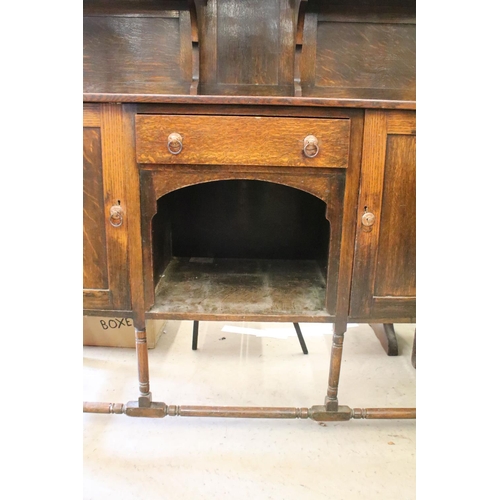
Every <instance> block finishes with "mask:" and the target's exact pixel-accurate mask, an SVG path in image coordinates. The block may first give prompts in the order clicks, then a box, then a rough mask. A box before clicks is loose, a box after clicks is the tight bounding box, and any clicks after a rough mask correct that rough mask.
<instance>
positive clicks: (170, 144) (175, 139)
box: [167, 132, 182, 155]
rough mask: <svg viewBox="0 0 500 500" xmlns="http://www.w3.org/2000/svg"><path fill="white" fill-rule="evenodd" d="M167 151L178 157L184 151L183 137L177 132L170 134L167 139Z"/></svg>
mask: <svg viewBox="0 0 500 500" xmlns="http://www.w3.org/2000/svg"><path fill="white" fill-rule="evenodd" d="M167 149H168V150H169V152H170V153H172V154H173V155H178V154H179V153H180V152H181V151H182V136H181V135H180V134H177V133H176V132H174V133H172V134H170V135H169V136H168V139H167Z"/></svg>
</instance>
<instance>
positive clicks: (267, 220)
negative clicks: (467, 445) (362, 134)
mask: <svg viewBox="0 0 500 500" xmlns="http://www.w3.org/2000/svg"><path fill="white" fill-rule="evenodd" d="M328 174H329V175H318V174H316V175H314V176H312V175H311V176H305V177H306V178H304V176H294V175H286V174H279V173H277V174H274V175H271V174H269V173H267V174H262V175H259V174H255V172H253V173H249V174H248V175H246V174H245V173H243V172H237V173H231V172H211V173H210V176H207V175H206V172H205V175H202V174H201V173H200V172H199V171H196V170H195V169H193V170H183V171H179V169H177V170H176V172H175V175H172V172H167V171H147V170H146V171H143V172H142V174H141V182H142V189H143V191H147V192H148V195H147V196H146V195H145V196H143V200H149V203H148V204H144V206H143V210H144V211H143V215H142V216H143V219H142V227H143V248H144V263H145V283H144V286H145V294H146V303H147V306H148V307H151V306H153V309H154V310H156V311H157V312H158V311H159V310H160V309H161V307H159V306H158V304H157V303H158V300H159V299H158V297H155V290H156V291H157V292H158V289H159V288H161V285H162V284H161V279H162V276H163V277H164V276H165V275H166V274H168V273H170V272H171V271H172V269H173V268H174V267H176V268H178V269H179V273H180V274H182V273H187V274H185V276H186V279H187V280H191V281H192V282H195V280H197V279H198V276H195V277H194V278H193V276H194V275H193V276H190V275H189V270H187V267H189V266H188V264H186V262H190V263H193V262H194V263H195V264H196V265H198V264H199V265H202V267H203V266H204V267H203V272H205V271H206V270H207V269H209V266H208V264H209V263H212V262H214V259H215V261H216V262H218V265H219V267H218V269H226V270H227V272H228V273H229V274H231V275H233V276H239V275H240V274H241V273H243V274H245V275H250V274H251V273H252V272H254V271H252V269H253V270H255V269H257V268H259V271H258V272H257V271H255V272H257V273H260V272H261V271H262V269H263V268H266V269H268V268H269V269H271V268H276V269H278V271H277V272H279V273H281V272H282V271H280V270H279V269H280V266H281V265H282V264H280V263H281V262H284V264H283V266H285V265H286V266H287V267H288V268H289V269H290V282H294V285H293V286H295V287H297V289H299V288H300V287H301V280H302V281H303V284H304V285H303V288H304V289H307V286H309V285H310V282H311V281H314V280H317V282H318V284H317V288H318V290H319V291H318V290H315V291H314V293H313V292H311V293H312V295H314V300H315V305H312V306H309V303H312V301H309V299H308V300H306V301H305V303H306V305H305V306H304V305H302V306H299V305H297V310H299V309H300V308H301V307H302V308H304V307H305V308H306V309H307V307H310V309H311V311H312V312H311V315H314V314H320V315H324V316H327V315H330V316H331V315H332V314H333V312H334V311H333V309H334V304H335V297H336V279H337V273H338V260H339V249H340V233H341V231H340V228H341V218H342V201H343V200H342V193H343V179H344V177H343V176H342V175H335V173H331V172H329V173H328ZM308 177H309V178H308ZM143 194H144V193H143ZM227 259H230V260H231V265H232V264H233V263H234V262H235V261H236V260H238V261H239V262H237V263H236V265H237V266H240V264H241V266H240V267H236V268H233V267H231V266H229V267H227V266H226V264H227ZM257 261H258V262H257ZM285 261H286V262H285ZM313 262H315V263H316V267H315V268H314V269H313V267H311V266H314V265H313V264H312V263H313ZM261 264H262V265H261ZM224 266H226V267H224ZM245 266H246V267H245ZM262 266H264V267H262ZM266 266H267V267H266ZM215 267H216V266H214V268H215ZM243 269H245V271H243ZM308 269H309V271H308ZM262 272H263V271H262ZM266 272H267V271H266ZM270 272H273V271H272V270H271V271H270ZM301 273H302V274H301ZM313 275H314V276H313ZM177 278H178V277H177V275H176V276H175V277H173V275H171V274H168V279H169V280H170V281H171V282H172V281H174V280H177ZM165 279H166V278H165ZM248 279H249V280H250V281H251V280H252V279H253V278H248ZM259 279H263V280H264V281H265V280H268V278H267V277H262V273H261V274H259V277H258V278H257V277H255V280H256V281H258V280H259ZM273 279H274V278H272V279H271V281H273ZM227 280H228V281H231V279H230V277H228V278H227ZM268 281H269V280H268ZM320 282H321V283H320ZM210 286H211V285H210ZM234 286H236V287H238V286H241V287H242V288H244V287H245V286H246V285H244V284H242V282H241V281H240V282H239V283H235V285H234ZM278 286H288V285H278ZM212 288H213V290H215V289H216V288H217V287H212ZM271 288H272V286H271ZM321 288H322V290H320V289H321ZM264 292H265V291H262V293H257V292H256V293H255V296H257V295H259V296H263V295H264ZM169 293H171V292H169ZM183 293H185V294H186V295H193V294H195V293H196V292H193V289H192V287H191V288H189V293H188V291H187V289H186V290H184V292H183ZM210 293H216V292H213V291H212V292H210ZM217 293H218V292H217ZM221 293H222V294H223V295H224V296H225V297H226V299H225V300H226V302H227V303H229V302H230V300H227V295H226V294H227V293H229V292H227V291H224V292H221ZM266 293H267V292H266ZM270 294H271V296H274V297H275V302H276V301H279V300H281V298H279V297H281V296H284V295H285V290H281V291H280V294H281V295H280V294H278V293H275V291H274V290H271V292H270ZM273 294H274V295H273ZM278 296H279V297H278ZM252 297H253V295H252V293H249V294H248V297H247V299H248V304H247V306H246V307H244V308H243V310H242V314H243V313H248V311H249V310H250V309H252V307H250V305H251V303H252V302H255V298H252ZM276 297H278V298H276ZM177 299H178V297H177ZM291 300H292V302H293V300H294V299H291ZM297 300H298V299H297ZM221 301H222V297H221ZM166 302H168V303H169V305H171V304H172V303H174V302H175V301H174V300H173V298H172V296H170V297H169V300H168V301H166ZM299 302H300V301H299ZM218 304H219V303H218ZM172 307H173V306H172ZM186 307H187V309H185V311H184V312H185V314H184V315H183V314H180V313H179V315H178V316H175V315H174V316H175V317H179V318H182V317H185V318H186V319H188V318H189V319H195V318H196V317H199V318H205V317H206V314H205V313H206V311H205V310H204V309H203V308H202V307H201V309H200V307H198V305H196V307H194V306H193V307H194V309H193V310H192V311H191V312H192V313H193V314H192V315H191V316H189V311H190V310H189V307H188V306H186ZM293 307H295V306H293ZM214 308H215V309H214ZM216 309H217V310H216ZM285 309H286V308H285ZM210 310H211V311H214V314H215V315H216V314H222V313H223V311H224V308H223V307H222V306H219V305H218V306H217V307H215V306H214V305H213V304H212V305H211V306H210ZM262 310H263V309H262ZM200 311H201V312H200ZM276 311H277V312H276ZM287 311H288V309H287ZM287 311H281V310H278V309H273V308H272V307H271V309H270V314H274V313H276V314H285V313H286V312H287ZM196 312H198V313H200V316H196V314H194V313H196ZM202 312H203V314H202ZM230 312H231V313H233V312H234V310H233V309H230ZM261 312H262V311H261V310H260V309H259V307H258V304H257V305H256V306H255V313H256V314H257V315H258V314H261ZM292 312H293V311H292ZM290 314H291V313H290ZM165 317H166V316H165ZM168 317H170V316H168Z"/></svg>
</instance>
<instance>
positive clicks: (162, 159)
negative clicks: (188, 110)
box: [136, 115, 350, 168]
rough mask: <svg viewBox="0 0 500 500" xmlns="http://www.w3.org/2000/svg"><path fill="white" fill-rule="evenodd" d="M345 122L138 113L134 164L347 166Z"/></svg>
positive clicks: (348, 127) (347, 149) (347, 129)
mask: <svg viewBox="0 0 500 500" xmlns="http://www.w3.org/2000/svg"><path fill="white" fill-rule="evenodd" d="M349 131H350V120H349V119H317V118H271V117H257V116H250V117H249V116H193V115H137V116H136V155H137V162H138V163H153V164H155V163H156V164H169V165H170V164H198V165H256V166H278V167H279V166H283V167H285V166H287V167H321V168H325V167H326V168H347V164H348V156H349Z"/></svg>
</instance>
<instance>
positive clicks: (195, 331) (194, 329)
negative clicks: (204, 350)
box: [191, 321, 199, 351]
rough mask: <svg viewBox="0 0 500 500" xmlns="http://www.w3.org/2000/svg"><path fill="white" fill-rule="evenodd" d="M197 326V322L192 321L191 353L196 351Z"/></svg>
mask: <svg viewBox="0 0 500 500" xmlns="http://www.w3.org/2000/svg"><path fill="white" fill-rule="evenodd" d="M198 326H199V321H193V343H192V345H191V348H192V349H193V351H196V349H198Z"/></svg>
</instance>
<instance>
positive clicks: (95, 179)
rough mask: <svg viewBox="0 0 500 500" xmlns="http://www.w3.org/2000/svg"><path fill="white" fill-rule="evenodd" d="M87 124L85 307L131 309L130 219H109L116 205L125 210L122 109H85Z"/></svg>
mask: <svg viewBox="0 0 500 500" xmlns="http://www.w3.org/2000/svg"><path fill="white" fill-rule="evenodd" d="M83 122H84V123H83V125H84V127H83V288H84V290H83V308H84V309H87V310H91V309H94V310H96V309H97V310H100V309H102V310H105V309H113V310H120V309H129V307H130V300H129V293H128V286H127V283H128V270H127V235H126V224H125V218H124V222H123V223H122V225H121V226H120V227H113V226H112V225H111V224H110V221H109V217H110V209H111V206H113V205H116V204H117V203H119V204H120V206H121V207H123V208H124V207H125V198H124V196H123V193H124V191H123V184H124V183H123V175H122V174H121V173H120V172H119V169H120V163H121V162H120V155H121V148H120V140H121V139H120V128H121V116H120V110H119V107H118V106H116V105H114V106H113V107H110V106H108V105H102V106H101V105H85V106H84V112H83ZM117 170H118V171H117Z"/></svg>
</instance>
